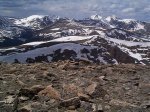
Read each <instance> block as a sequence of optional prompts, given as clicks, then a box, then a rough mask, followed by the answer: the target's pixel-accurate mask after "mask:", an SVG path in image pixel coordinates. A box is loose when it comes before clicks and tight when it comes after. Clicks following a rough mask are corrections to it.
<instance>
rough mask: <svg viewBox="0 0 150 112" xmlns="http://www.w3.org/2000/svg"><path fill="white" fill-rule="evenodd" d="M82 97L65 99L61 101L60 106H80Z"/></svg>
mask: <svg viewBox="0 0 150 112" xmlns="http://www.w3.org/2000/svg"><path fill="white" fill-rule="evenodd" d="M80 105H81V104H80V98H79V97H74V98H71V99H68V100H63V101H61V102H60V107H66V108H69V107H74V109H76V108H79V107H80Z"/></svg>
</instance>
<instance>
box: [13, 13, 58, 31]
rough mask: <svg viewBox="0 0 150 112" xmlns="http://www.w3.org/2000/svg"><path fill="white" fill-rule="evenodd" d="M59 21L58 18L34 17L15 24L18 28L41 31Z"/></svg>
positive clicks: (17, 21) (18, 20) (20, 20)
mask: <svg viewBox="0 0 150 112" xmlns="http://www.w3.org/2000/svg"><path fill="white" fill-rule="evenodd" d="M57 20H59V17H56V16H51V17H50V16H43V15H32V16H29V17H27V18H22V19H17V20H16V21H14V24H15V25H17V26H24V27H29V28H31V29H41V28H43V27H46V26H47V25H51V24H53V23H54V22H55V21H57Z"/></svg>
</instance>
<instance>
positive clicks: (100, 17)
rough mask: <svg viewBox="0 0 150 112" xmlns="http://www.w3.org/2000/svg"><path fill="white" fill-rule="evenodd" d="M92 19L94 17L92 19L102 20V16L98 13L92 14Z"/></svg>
mask: <svg viewBox="0 0 150 112" xmlns="http://www.w3.org/2000/svg"><path fill="white" fill-rule="evenodd" d="M91 19H92V20H101V19H102V16H100V15H98V14H96V15H92V16H91Z"/></svg>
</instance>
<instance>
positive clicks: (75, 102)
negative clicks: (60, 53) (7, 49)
mask: <svg viewBox="0 0 150 112" xmlns="http://www.w3.org/2000/svg"><path fill="white" fill-rule="evenodd" d="M0 112H150V67H148V66H142V65H132V64H120V65H96V64H90V63H88V62H71V61H64V62H54V63H36V64H1V65H0Z"/></svg>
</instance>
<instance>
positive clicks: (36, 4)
mask: <svg viewBox="0 0 150 112" xmlns="http://www.w3.org/2000/svg"><path fill="white" fill-rule="evenodd" d="M33 14H44V15H59V16H61V17H70V18H78V19H81V18H85V17H89V16H90V15H92V14H100V15H102V16H108V15H116V16H118V17H121V18H135V19H138V20H144V21H149V22H150V0H0V15H2V16H15V17H26V16H29V15H33Z"/></svg>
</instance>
